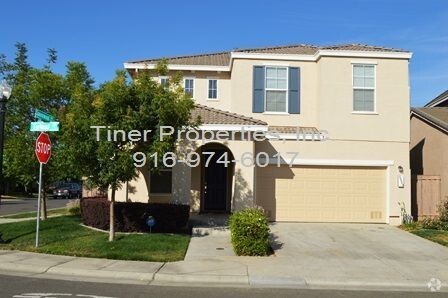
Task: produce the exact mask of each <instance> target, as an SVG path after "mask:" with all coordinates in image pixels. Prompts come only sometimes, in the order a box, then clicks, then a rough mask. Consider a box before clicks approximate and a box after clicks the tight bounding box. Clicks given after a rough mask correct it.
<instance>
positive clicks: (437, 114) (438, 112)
mask: <svg viewBox="0 0 448 298" xmlns="http://www.w3.org/2000/svg"><path fill="white" fill-rule="evenodd" d="M411 111H412V112H414V113H415V114H417V115H419V116H420V117H423V118H425V119H426V120H428V121H429V122H432V123H434V124H436V125H438V126H440V127H441V128H443V129H444V130H446V131H447V132H448V107H435V108H412V109H411Z"/></svg>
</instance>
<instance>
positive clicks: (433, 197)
mask: <svg viewBox="0 0 448 298" xmlns="http://www.w3.org/2000/svg"><path fill="white" fill-rule="evenodd" d="M440 185H441V183H440V176H429V175H413V176H412V187H411V196H412V216H413V217H414V219H422V218H425V217H431V218H433V217H435V216H437V211H438V207H439V204H440V202H441V188H440Z"/></svg>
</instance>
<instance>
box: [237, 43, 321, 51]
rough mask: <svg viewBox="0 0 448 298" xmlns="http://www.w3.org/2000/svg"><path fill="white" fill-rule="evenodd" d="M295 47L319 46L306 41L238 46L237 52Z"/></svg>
mask: <svg viewBox="0 0 448 298" xmlns="http://www.w3.org/2000/svg"><path fill="white" fill-rule="evenodd" d="M294 47H310V48H319V46H317V45H312V44H305V43H299V44H298V43H296V44H289V45H283V46H282V45H277V46H267V47H266V46H265V47H255V48H241V49H239V48H236V49H235V50H236V52H239V51H253V50H272V49H285V48H294Z"/></svg>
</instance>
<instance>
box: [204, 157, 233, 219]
mask: <svg viewBox="0 0 448 298" xmlns="http://www.w3.org/2000/svg"><path fill="white" fill-rule="evenodd" d="M204 152H214V155H213V156H212V157H210V160H209V163H208V165H207V166H205V161H206V159H207V158H208V156H209V155H208V154H203V155H202V156H203V157H204V161H203V162H202V171H203V173H204V178H203V179H204V180H203V183H202V185H203V186H202V187H203V189H202V193H203V201H202V202H203V211H205V212H210V211H218V212H225V211H227V191H228V189H227V181H228V176H227V173H228V172H227V170H228V168H227V167H226V164H224V163H217V162H216V161H217V160H218V159H219V158H220V157H221V156H222V155H223V154H224V153H225V152H226V150H223V149H211V150H210V149H206V150H204Z"/></svg>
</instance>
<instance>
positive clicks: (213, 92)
mask: <svg viewBox="0 0 448 298" xmlns="http://www.w3.org/2000/svg"><path fill="white" fill-rule="evenodd" d="M208 98H209V99H217V98H218V80H217V79H209V80H208Z"/></svg>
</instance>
